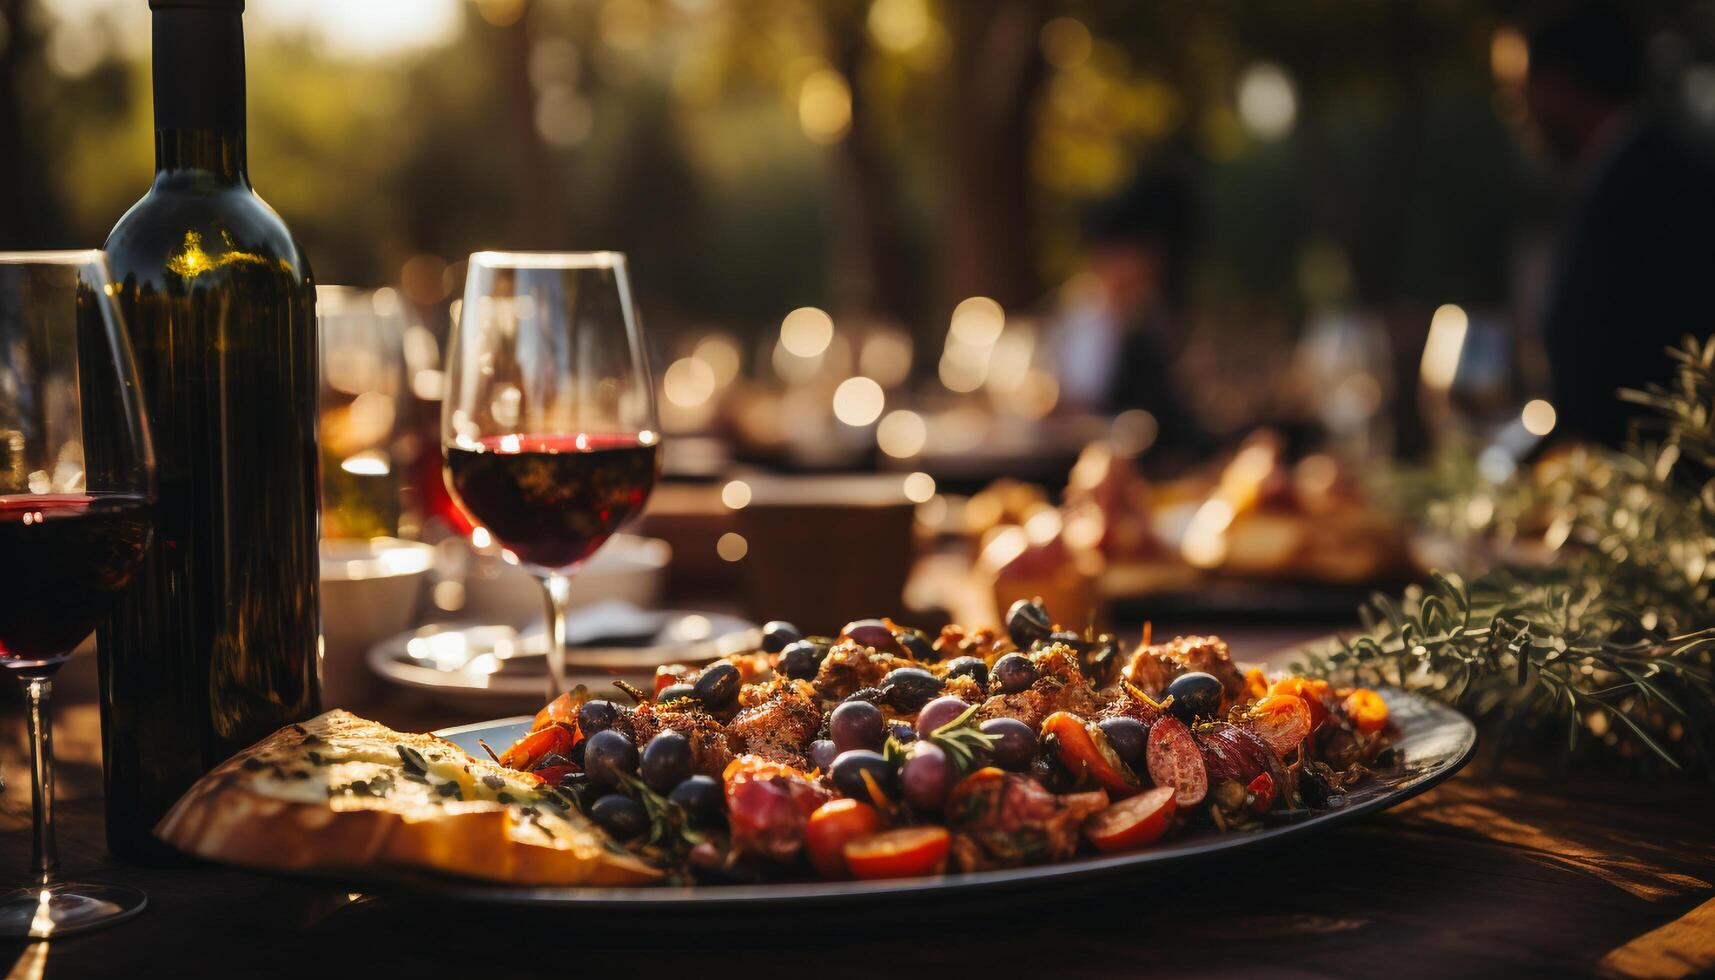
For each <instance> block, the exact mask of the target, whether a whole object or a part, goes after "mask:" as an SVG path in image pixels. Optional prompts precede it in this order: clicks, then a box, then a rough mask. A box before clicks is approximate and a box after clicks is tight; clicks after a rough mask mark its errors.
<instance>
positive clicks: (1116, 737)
mask: <svg viewBox="0 0 1715 980" xmlns="http://www.w3.org/2000/svg"><path fill="white" fill-rule="evenodd" d="M1097 724H1098V725H1100V726H1101V729H1102V734H1104V735H1106V736H1107V737H1108V744H1109V745H1111V746H1113V750H1114V754H1115V755H1117V756H1119V757H1120V761H1122V762H1124V763H1125V764H1126V765H1128V766H1130V767H1132V769H1134V770H1137V771H1142V769H1143V766H1144V762H1145V754H1146V752H1147V750H1148V748H1149V729H1148V728H1147V727H1146V726H1145V725H1144V724H1143V722H1141V721H1138V720H1137V719H1136V718H1131V717H1128V716H1126V715H1119V716H1117V717H1114V718H1103V719H1102V720H1101V721H1099V722H1097Z"/></svg>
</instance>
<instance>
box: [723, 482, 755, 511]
mask: <svg viewBox="0 0 1715 980" xmlns="http://www.w3.org/2000/svg"><path fill="white" fill-rule="evenodd" d="M750 497H751V492H750V484H748V483H746V482H744V481H743V480H732V481H730V482H729V483H727V485H726V486H724V487H721V503H723V504H725V505H726V506H727V508H728V509H731V510H743V509H745V508H746V507H749V506H750Z"/></svg>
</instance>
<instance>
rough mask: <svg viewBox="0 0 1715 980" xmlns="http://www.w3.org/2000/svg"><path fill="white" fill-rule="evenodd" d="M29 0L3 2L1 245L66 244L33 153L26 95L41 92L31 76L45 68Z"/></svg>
mask: <svg viewBox="0 0 1715 980" xmlns="http://www.w3.org/2000/svg"><path fill="white" fill-rule="evenodd" d="M26 13H27V12H26V10H25V0H0V147H4V149H3V150H0V249H30V248H42V247H44V246H47V245H53V244H63V243H64V237H63V236H64V232H63V228H62V224H61V220H60V215H59V210H58V208H56V207H55V205H54V194H53V191H52V188H51V186H50V183H49V181H48V179H47V174H46V171H45V168H46V167H47V165H48V163H49V160H48V157H47V155H46V154H43V153H37V152H32V151H33V150H34V149H35V140H33V139H31V138H30V135H31V134H30V132H29V129H28V125H27V121H26V118H25V105H24V93H25V92H26V91H30V90H34V91H39V90H40V86H39V85H32V84H31V81H32V78H31V76H33V75H37V74H40V73H41V71H42V38H41V34H40V32H39V31H38V30H37V27H36V25H35V23H34V21H33V19H32V18H30V17H28V16H26Z"/></svg>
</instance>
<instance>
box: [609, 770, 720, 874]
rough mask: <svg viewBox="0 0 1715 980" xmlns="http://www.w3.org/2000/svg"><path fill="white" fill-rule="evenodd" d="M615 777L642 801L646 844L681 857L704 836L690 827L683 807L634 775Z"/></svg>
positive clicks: (706, 837)
mask: <svg viewBox="0 0 1715 980" xmlns="http://www.w3.org/2000/svg"><path fill="white" fill-rule="evenodd" d="M619 778H620V781H621V782H622V783H623V784H624V785H625V787H626V788H627V789H629V790H631V792H632V793H633V794H635V795H636V797H637V801H638V802H639V803H642V804H643V812H645V813H647V814H648V815H649V837H648V838H647V843H648V844H649V845H650V846H653V847H659V848H662V849H663V850H664V851H666V852H667V853H668V854H670V855H672V856H673V857H674V858H675V859H680V860H682V859H683V858H684V856H685V855H686V854H688V853H689V852H690V850H691V848H693V847H695V846H697V845H698V844H701V843H702V842H703V841H705V840H707V839H708V835H707V834H705V833H703V832H702V831H700V830H697V829H696V828H694V827H692V826H691V821H690V818H689V817H688V816H687V815H686V813H685V809H684V807H681V806H680V805H679V804H677V803H674V802H673V801H672V800H669V799H668V798H666V797H665V796H662V795H661V794H660V793H657V792H655V791H654V790H652V789H650V788H649V784H647V783H645V782H644V781H643V780H641V779H639V778H638V777H636V776H632V775H628V774H626V773H620V774H619Z"/></svg>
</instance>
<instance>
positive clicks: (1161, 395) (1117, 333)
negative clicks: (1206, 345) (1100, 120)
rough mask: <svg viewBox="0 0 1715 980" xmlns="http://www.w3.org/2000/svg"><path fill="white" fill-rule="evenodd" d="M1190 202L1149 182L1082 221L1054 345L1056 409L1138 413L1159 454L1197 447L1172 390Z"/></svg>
mask: <svg viewBox="0 0 1715 980" xmlns="http://www.w3.org/2000/svg"><path fill="white" fill-rule="evenodd" d="M1194 221H1195V201H1194V199H1193V193H1192V189H1191V186H1190V184H1189V182H1188V181H1186V180H1185V179H1184V178H1182V177H1179V176H1177V175H1172V174H1167V173H1154V174H1145V175H1143V176H1141V177H1139V178H1138V179H1137V180H1135V181H1134V182H1133V183H1132V184H1131V186H1129V187H1128V188H1126V189H1125V190H1124V191H1122V192H1121V193H1120V194H1118V195H1117V196H1115V197H1113V198H1110V199H1108V200H1105V201H1102V202H1101V203H1099V204H1097V205H1095V206H1093V207H1091V208H1090V209H1089V211H1087V212H1086V213H1085V215H1084V218H1083V222H1082V236H1083V241H1084V250H1085V270H1084V272H1083V273H1082V274H1081V275H1079V276H1078V277H1077V278H1076V279H1074V280H1073V282H1072V283H1070V284H1069V287H1070V288H1068V289H1067V290H1066V296H1065V306H1064V307H1063V309H1062V310H1061V311H1060V312H1059V314H1058V315H1057V317H1056V325H1055V331H1054V335H1053V338H1052V341H1051V344H1052V348H1053V351H1054V356H1055V362H1056V364H1057V365H1058V370H1059V374H1060V377H1059V383H1060V397H1061V401H1062V404H1068V405H1075V406H1077V407H1080V408H1085V409H1089V410H1093V411H1100V412H1107V413H1109V414H1118V413H1119V412H1123V411H1126V410H1127V409H1138V408H1140V409H1144V410H1145V411H1148V412H1149V413H1150V414H1152V415H1154V416H1155V419H1156V421H1157V423H1158V424H1159V426H1160V435H1159V436H1158V439H1157V445H1160V446H1162V447H1163V448H1183V447H1184V446H1185V445H1186V444H1187V443H1192V442H1195V441H1197V437H1196V432H1197V425H1196V421H1195V419H1194V418H1193V417H1192V415H1191V404H1190V402H1189V401H1188V400H1186V399H1184V398H1182V397H1180V391H1179V389H1178V386H1177V385H1176V384H1175V382H1174V377H1173V372H1174V363H1175V362H1176V361H1177V360H1178V356H1179V353H1180V346H1181V343H1182V337H1183V332H1182V328H1181V318H1182V315H1183V312H1184V307H1185V300H1186V292H1187V288H1188V280H1189V274H1190V256H1191V241H1192V238H1193V227H1194Z"/></svg>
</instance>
